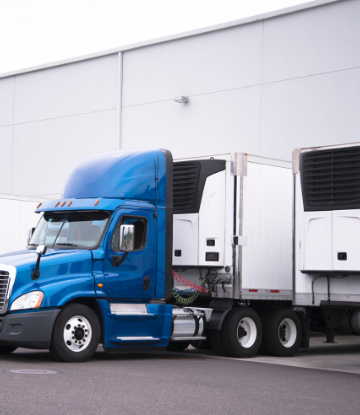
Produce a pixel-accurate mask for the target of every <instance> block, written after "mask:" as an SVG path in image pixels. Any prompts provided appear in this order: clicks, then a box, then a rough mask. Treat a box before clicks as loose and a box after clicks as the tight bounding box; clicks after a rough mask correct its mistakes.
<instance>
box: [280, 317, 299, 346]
mask: <svg viewBox="0 0 360 415" xmlns="http://www.w3.org/2000/svg"><path fill="white" fill-rule="evenodd" d="M278 336H279V340H280V343H281V344H282V345H283V346H284V347H286V348H287V349H288V348H289V347H292V346H293V345H294V344H295V342H296V337H297V330H296V324H295V323H294V321H293V320H291V318H285V319H284V320H283V321H282V322H281V323H280V325H279V330H278Z"/></svg>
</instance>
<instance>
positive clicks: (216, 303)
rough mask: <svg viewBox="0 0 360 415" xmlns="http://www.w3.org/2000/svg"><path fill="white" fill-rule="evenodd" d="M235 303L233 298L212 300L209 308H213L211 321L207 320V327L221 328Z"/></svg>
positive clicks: (209, 328)
mask: <svg viewBox="0 0 360 415" xmlns="http://www.w3.org/2000/svg"><path fill="white" fill-rule="evenodd" d="M233 305H234V301H233V300H227V299H226V300H225V299H216V300H212V301H211V303H210V304H209V308H212V309H213V312H212V315H211V318H210V321H205V329H207V330H221V327H222V325H223V323H224V320H225V318H226V316H227V315H228V314H229V313H230V311H231V310H232V308H233Z"/></svg>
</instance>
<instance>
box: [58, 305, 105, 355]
mask: <svg viewBox="0 0 360 415" xmlns="http://www.w3.org/2000/svg"><path fill="white" fill-rule="evenodd" d="M99 340H100V324H99V320H98V319H97V317H96V314H95V313H94V312H93V311H92V310H91V308H89V307H87V306H85V305H83V304H69V305H67V306H65V307H64V308H63V309H62V310H61V312H60V314H59V316H58V318H57V319H56V322H55V324H54V328H53V333H52V337H51V346H50V352H51V354H52V356H53V357H54V358H55V359H56V360H60V361H63V362H85V361H86V360H89V359H90V358H91V356H92V355H93V354H94V353H95V351H96V349H97V347H98V345H99Z"/></svg>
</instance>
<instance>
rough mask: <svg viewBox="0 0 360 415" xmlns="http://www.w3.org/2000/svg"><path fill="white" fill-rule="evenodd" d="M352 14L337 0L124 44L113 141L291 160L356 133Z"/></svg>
mask: <svg viewBox="0 0 360 415" xmlns="http://www.w3.org/2000/svg"><path fill="white" fill-rule="evenodd" d="M359 15H360V1H359V0H345V1H339V2H333V3H329V4H325V5H323V6H320V7H316V8H311V9H305V10H302V11H298V12H295V13H290V14H285V15H280V16H277V17H273V18H270V19H265V20H262V21H255V22H252V23H249V24H245V25H243V26H239V27H235V28H230V29H224V30H220V31H215V32H212V33H208V34H203V35H199V36H195V37H190V38H184V39H179V40H176V41H172V42H168V43H164V44H159V45H152V46H147V47H144V48H139V49H136V50H131V51H127V52H125V53H124V63H123V65H124V68H123V77H124V85H123V111H122V136H121V140H122V141H121V142H122V147H124V148H134V147H142V148H149V147H156V146H160V147H165V148H169V149H170V150H172V152H173V153H174V155H175V156H176V157H186V156H196V155H202V154H212V153H225V152H231V151H243V152H250V153H254V154H259V155H262V156H268V157H276V158H282V159H286V160H290V159H291V153H292V150H293V149H294V148H296V147H304V146H316V145H325V144H335V143H343V142H350V141H354V140H358V137H359V133H360V118H359V116H358V114H359V110H360V95H359V93H358V91H359V87H360V85H359V82H360V78H359V71H360V48H359V47H358V39H359V38H360V25H359V24H358V23H359ZM178 95H185V96H188V97H189V103H188V104H178V103H175V102H174V101H173V98H174V97H175V96H178Z"/></svg>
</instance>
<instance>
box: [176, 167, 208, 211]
mask: <svg viewBox="0 0 360 415" xmlns="http://www.w3.org/2000/svg"><path fill="white" fill-rule="evenodd" d="M200 170H201V167H200V163H198V162H196V161H182V162H178V163H174V173H173V183H174V188H173V191H174V196H173V197H174V213H177V212H180V211H184V210H187V209H193V208H194V207H195V205H196V197H197V191H198V185H199V177H200Z"/></svg>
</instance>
